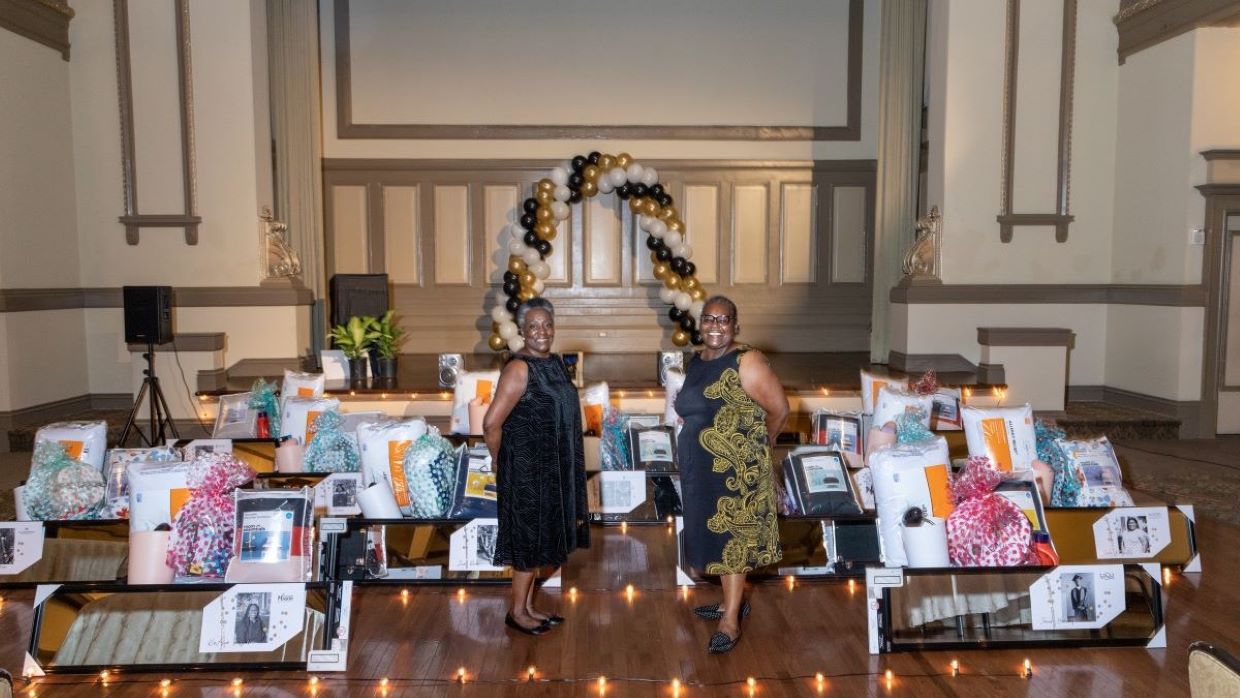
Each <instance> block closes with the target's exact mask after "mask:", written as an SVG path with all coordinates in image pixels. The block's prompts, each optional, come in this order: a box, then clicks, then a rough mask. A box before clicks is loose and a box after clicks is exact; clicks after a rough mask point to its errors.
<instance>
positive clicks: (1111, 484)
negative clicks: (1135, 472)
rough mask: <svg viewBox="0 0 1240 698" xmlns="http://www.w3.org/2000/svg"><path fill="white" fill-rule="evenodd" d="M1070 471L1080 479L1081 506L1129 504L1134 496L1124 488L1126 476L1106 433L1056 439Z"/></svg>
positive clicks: (1056, 443)
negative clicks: (1086, 436) (1075, 438)
mask: <svg viewBox="0 0 1240 698" xmlns="http://www.w3.org/2000/svg"><path fill="white" fill-rule="evenodd" d="M1055 445H1056V446H1058V447H1059V450H1060V452H1061V453H1063V455H1064V458H1065V459H1067V461H1068V467H1069V469H1070V472H1071V473H1073V474H1074V476H1075V477H1076V478H1077V480H1078V481H1079V482H1081V483H1082V484H1081V493H1080V495H1079V496H1078V497H1077V500H1076V506H1078V507H1130V506H1132V495H1130V494H1128V490H1126V489H1124V476H1123V472H1122V471H1121V470H1120V467H1119V459H1118V458H1117V457H1116V456H1115V449H1114V448H1113V447H1112V446H1111V442H1110V441H1109V440H1108V439H1107V437H1105V436H1100V437H1098V438H1096V439H1083V440H1079V441H1073V440H1069V439H1055Z"/></svg>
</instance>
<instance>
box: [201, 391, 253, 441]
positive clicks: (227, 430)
mask: <svg viewBox="0 0 1240 698" xmlns="http://www.w3.org/2000/svg"><path fill="white" fill-rule="evenodd" d="M253 398H254V395H253V393H234V394H232V395H224V396H221V397H220V405H219V411H218V412H217V413H216V415H215V429H214V430H212V432H211V436H212V437H213V438H216V439H251V438H254V437H255V436H256V435H257V433H256V431H257V428H258V410H256V409H254V408H253V407H251V406H250V403H251V401H252V400H253Z"/></svg>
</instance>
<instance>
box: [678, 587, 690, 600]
mask: <svg viewBox="0 0 1240 698" xmlns="http://www.w3.org/2000/svg"><path fill="white" fill-rule="evenodd" d="M680 595H681V596H683V597H684V599H685V601H688V600H689V585H688V584H681V585H680Z"/></svg>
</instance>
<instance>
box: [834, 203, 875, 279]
mask: <svg viewBox="0 0 1240 698" xmlns="http://www.w3.org/2000/svg"><path fill="white" fill-rule="evenodd" d="M866 200H867V197H866V191H865V187H835V188H834V190H833V191H832V193H831V281H833V282H835V283H864V282H865V266H866V263H865V259H866V254H865V253H866V250H865V246H866V240H867V239H868V236H867V235H866V229H865V225H866V215H865V214H866Z"/></svg>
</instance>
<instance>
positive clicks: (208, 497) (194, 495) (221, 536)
mask: <svg viewBox="0 0 1240 698" xmlns="http://www.w3.org/2000/svg"><path fill="white" fill-rule="evenodd" d="M253 479H254V470H253V469H251V468H250V466H248V465H246V464H245V463H244V462H242V461H239V460H237V459H236V458H233V456H232V455H231V454H227V453H210V454H205V455H203V456H202V457H200V458H198V460H197V461H195V463H194V469H193V471H191V472H190V474H189V477H188V484H189V487H190V496H189V499H188V500H187V501H186V502H185V506H184V507H182V508H181V511H180V512H179V513H178V514H177V517H176V521H174V522H173V524H172V537H171V538H170V539H169V541H168V567H171V568H172V570H173V572H174V573H175V574H176V576H178V577H223V576H224V571H225V570H227V569H228V561H229V559H230V558H231V557H232V544H233V528H234V525H235V523H234V518H235V509H236V505H235V504H234V500H233V490H235V489H237V488H238V487H240V486H241V485H244V484H245V483H247V482H249V481H250V480H253Z"/></svg>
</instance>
